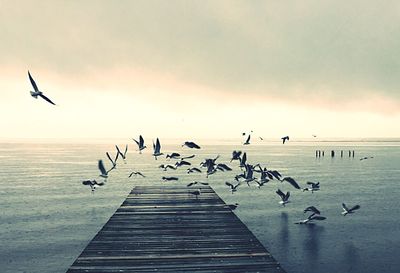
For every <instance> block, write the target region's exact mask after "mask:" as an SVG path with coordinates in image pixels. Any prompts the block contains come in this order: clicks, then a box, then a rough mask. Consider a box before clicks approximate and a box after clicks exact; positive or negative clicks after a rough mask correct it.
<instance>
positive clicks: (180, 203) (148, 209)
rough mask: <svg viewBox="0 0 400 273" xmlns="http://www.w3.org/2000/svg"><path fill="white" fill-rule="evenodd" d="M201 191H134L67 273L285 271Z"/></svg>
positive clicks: (216, 199) (220, 205)
mask: <svg viewBox="0 0 400 273" xmlns="http://www.w3.org/2000/svg"><path fill="white" fill-rule="evenodd" d="M196 189H198V188H196ZM200 189H201V194H200V195H199V196H196V197H195V196H194V195H192V194H190V193H189V191H193V189H188V188H187V187H184V186H183V187H182V186H168V187H157V186H146V187H144V186H140V187H139V186H138V187H135V188H134V189H133V190H132V191H131V193H130V194H129V195H128V197H127V198H126V200H125V201H124V202H123V204H122V205H121V207H120V208H119V209H118V210H117V211H116V212H115V213H114V215H113V216H112V217H111V218H110V220H109V221H108V222H107V223H106V224H105V225H104V226H103V228H102V229H101V230H100V231H99V233H97V235H96V236H95V237H94V238H93V239H92V241H91V242H90V243H89V244H88V245H87V246H86V248H85V249H84V251H83V252H82V254H81V255H80V256H79V257H78V258H77V259H76V260H75V262H74V263H73V265H72V266H71V267H70V268H69V270H68V271H67V273H83V272H88V273H95V272H96V273H114V272H127V273H128V272H141V273H144V272H199V273H200V272H203V273H211V272H264V273H268V272H269V273H284V270H283V269H282V268H281V267H280V265H279V263H278V262H276V260H275V259H274V258H273V257H272V256H271V254H270V253H269V252H268V251H267V250H266V249H265V247H264V246H263V245H262V244H261V243H260V241H259V240H258V239H257V238H256V237H255V236H254V235H253V233H251V232H250V230H249V229H248V228H247V227H246V225H245V224H243V222H242V221H240V219H239V218H238V217H237V216H236V215H235V214H234V213H233V212H232V210H231V209H230V208H229V207H228V206H227V205H226V204H225V203H224V202H223V201H222V199H221V198H220V197H219V196H218V195H217V194H216V193H215V192H214V190H213V189H212V188H211V187H209V186H205V187H203V186H202V187H200ZM265 232H268V230H266V231H265Z"/></svg>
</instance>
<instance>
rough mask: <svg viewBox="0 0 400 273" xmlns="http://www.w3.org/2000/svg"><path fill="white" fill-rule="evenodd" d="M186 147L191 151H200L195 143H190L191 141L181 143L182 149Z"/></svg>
mask: <svg viewBox="0 0 400 273" xmlns="http://www.w3.org/2000/svg"><path fill="white" fill-rule="evenodd" d="M183 146H186V147H188V148H191V149H200V146H199V145H197V144H196V143H194V142H192V141H185V143H183V145H182V147H183Z"/></svg>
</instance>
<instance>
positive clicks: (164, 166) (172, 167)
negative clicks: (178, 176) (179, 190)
mask: <svg viewBox="0 0 400 273" xmlns="http://www.w3.org/2000/svg"><path fill="white" fill-rule="evenodd" d="M158 167H159V168H160V169H164V171H166V170H168V169H171V170H176V167H175V166H173V165H169V164H168V165H164V164H161V165H160V166H158Z"/></svg>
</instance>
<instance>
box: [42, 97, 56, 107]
mask: <svg viewBox="0 0 400 273" xmlns="http://www.w3.org/2000/svg"><path fill="white" fill-rule="evenodd" d="M39 96H40V97H42V99H44V100H45V101H47V102H49V103H51V104H53V105H56V104H55V103H54V102H52V101H51V100H50V99H49V98H48V97H46V96H45V95H43V94H39Z"/></svg>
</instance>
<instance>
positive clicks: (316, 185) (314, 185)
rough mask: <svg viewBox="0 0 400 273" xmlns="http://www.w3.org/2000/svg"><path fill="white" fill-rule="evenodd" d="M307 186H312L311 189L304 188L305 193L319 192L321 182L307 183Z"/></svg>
mask: <svg viewBox="0 0 400 273" xmlns="http://www.w3.org/2000/svg"><path fill="white" fill-rule="evenodd" d="M307 185H310V186H311V187H307V188H304V189H303V191H311V193H314V192H315V191H319V182H317V183H315V182H310V181H309V182H307Z"/></svg>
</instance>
